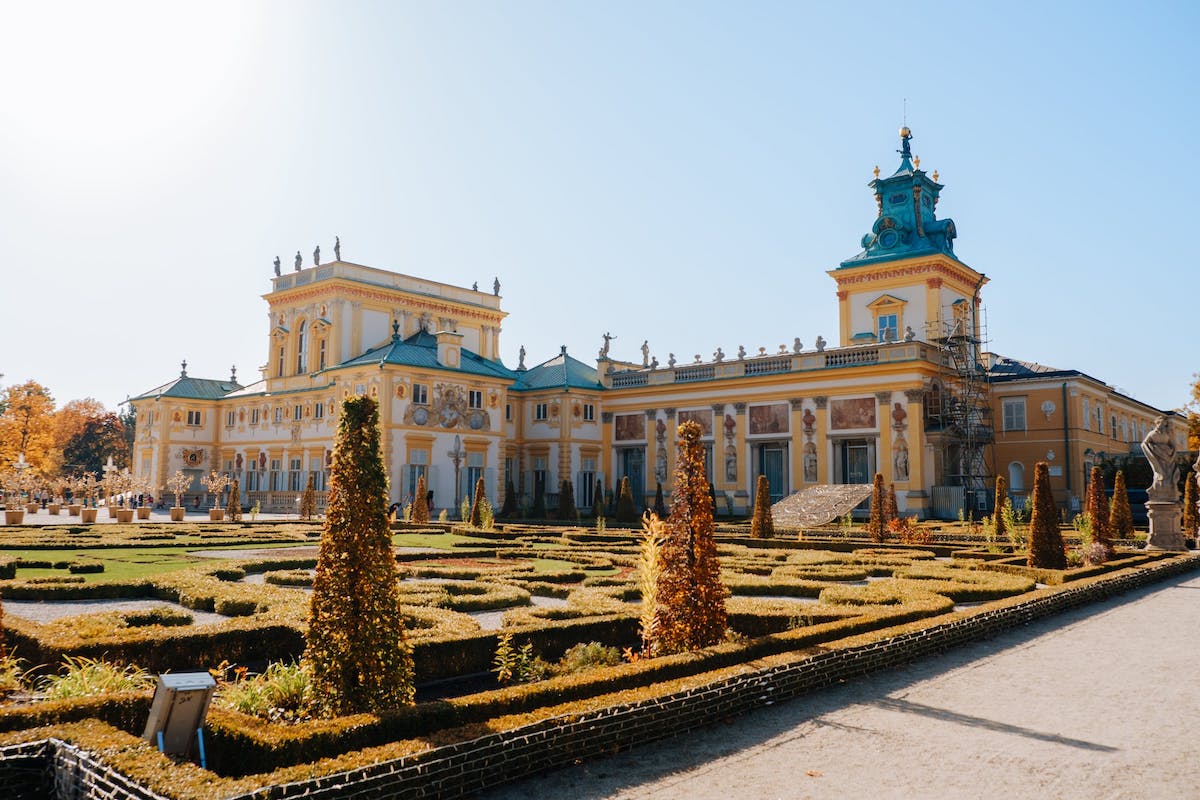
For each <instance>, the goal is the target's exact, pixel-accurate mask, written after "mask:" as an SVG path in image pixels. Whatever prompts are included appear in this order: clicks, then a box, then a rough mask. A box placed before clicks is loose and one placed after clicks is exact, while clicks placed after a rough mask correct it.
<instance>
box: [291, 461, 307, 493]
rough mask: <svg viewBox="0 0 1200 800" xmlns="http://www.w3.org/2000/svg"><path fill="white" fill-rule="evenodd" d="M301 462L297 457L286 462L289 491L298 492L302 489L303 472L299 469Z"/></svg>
mask: <svg viewBox="0 0 1200 800" xmlns="http://www.w3.org/2000/svg"><path fill="white" fill-rule="evenodd" d="M302 463H303V461H302V460H301V459H299V458H293V459H291V460H290V461H289V463H288V489H289V490H290V491H293V492H299V491H302V490H303V489H304V484H303V477H304V473H303V472H302V471H301V470H300V465H301V464H302Z"/></svg>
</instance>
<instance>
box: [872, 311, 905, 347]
mask: <svg viewBox="0 0 1200 800" xmlns="http://www.w3.org/2000/svg"><path fill="white" fill-rule="evenodd" d="M899 324H900V318H899V316H897V315H896V314H880V315H879V316H878V317H876V318H875V326H876V335H877V336H878V339H879V341H881V342H894V341H896V339H897V338H899V333H900V332H899V330H898V327H899Z"/></svg>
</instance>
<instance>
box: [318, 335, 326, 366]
mask: <svg viewBox="0 0 1200 800" xmlns="http://www.w3.org/2000/svg"><path fill="white" fill-rule="evenodd" d="M317 369H325V340H324V339H322V340H321V341H319V342H317Z"/></svg>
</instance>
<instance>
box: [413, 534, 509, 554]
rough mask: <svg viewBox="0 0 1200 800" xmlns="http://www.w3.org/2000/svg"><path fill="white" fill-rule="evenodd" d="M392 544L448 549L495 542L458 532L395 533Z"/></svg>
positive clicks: (492, 544)
mask: <svg viewBox="0 0 1200 800" xmlns="http://www.w3.org/2000/svg"><path fill="white" fill-rule="evenodd" d="M392 544H393V545H396V546H397V547H434V548H437V549H438V550H449V549H451V548H453V547H461V546H463V545H469V546H471V547H495V546H496V542H493V541H491V540H490V539H476V538H475V537H473V536H463V535H461V534H458V533H397V534H394V535H393V536H392Z"/></svg>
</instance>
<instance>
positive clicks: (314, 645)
mask: <svg viewBox="0 0 1200 800" xmlns="http://www.w3.org/2000/svg"><path fill="white" fill-rule="evenodd" d="M387 496H388V495H387V475H386V474H385V473H384V470H383V459H382V457H381V456H380V451H379V407H378V405H377V404H376V403H375V401H374V400H372V399H371V398H370V397H355V398H351V399H350V400H347V401H345V402H344V403H343V404H342V413H341V415H340V418H339V420H338V430H337V438H336V440H335V442H334V447H333V465H332V468H331V469H330V474H329V507H328V509H327V511H326V515H325V527H324V530H323V531H322V533H321V545H320V549H319V551H318V554H317V572H316V576H315V577H314V578H313V592H312V600H311V603H310V606H309V620H308V634H307V635H306V637H305V638H306V643H305V649H304V662H305V664H306V665H307V666H308V668H309V671H310V674H311V675H312V684H313V692H312V697H313V703H314V709H313V710H314V712H315V713H317V714H319V715H324V716H340V715H344V714H356V713H366V712H376V711H382V710H384V709H389V708H395V707H397V706H401V705H405V704H409V703H412V702H413V664H412V654H411V652H410V650H409V646H408V643H407V641H406V640H405V633H404V623H403V619H402V617H401V615H400V604H399V601H398V598H397V582H398V580H399V572H398V570H397V568H396V557H395V554H394V553H393V552H392V538H391V534H390V532H389V530H388V522H387Z"/></svg>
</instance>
